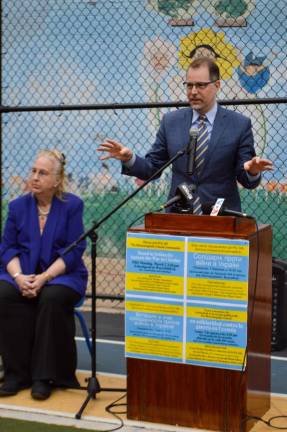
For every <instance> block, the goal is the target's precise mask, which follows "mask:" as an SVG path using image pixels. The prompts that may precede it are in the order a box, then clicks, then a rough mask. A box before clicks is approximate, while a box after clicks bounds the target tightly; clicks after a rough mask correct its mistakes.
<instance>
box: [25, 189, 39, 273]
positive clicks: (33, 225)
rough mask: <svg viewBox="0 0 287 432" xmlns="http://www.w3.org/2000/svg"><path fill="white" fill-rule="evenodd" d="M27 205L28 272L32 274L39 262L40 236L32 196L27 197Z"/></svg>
mask: <svg viewBox="0 0 287 432" xmlns="http://www.w3.org/2000/svg"><path fill="white" fill-rule="evenodd" d="M27 204H28V212H29V220H30V225H29V228H27V229H28V232H29V238H30V271H31V273H32V272H35V271H36V269H37V265H38V262H39V255H40V245H41V235H40V226H39V217H38V208H37V202H36V199H35V197H34V196H33V195H32V194H30V195H29V196H28V203H27Z"/></svg>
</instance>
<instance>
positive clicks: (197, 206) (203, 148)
mask: <svg viewBox="0 0 287 432" xmlns="http://www.w3.org/2000/svg"><path fill="white" fill-rule="evenodd" d="M206 120H207V119H206V117H205V116H200V117H199V128H198V137H197V143H196V150H195V173H196V174H197V175H199V174H200V172H201V170H202V167H203V162H204V159H205V156H206V152H207V149H208V130H207V126H206ZM193 214H198V215H200V214H202V210H201V202H200V198H199V196H198V195H197V196H196V197H195V199H194V202H193Z"/></svg>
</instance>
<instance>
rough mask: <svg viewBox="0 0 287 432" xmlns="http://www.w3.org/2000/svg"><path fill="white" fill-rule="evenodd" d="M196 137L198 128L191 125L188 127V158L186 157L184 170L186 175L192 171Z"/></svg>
mask: <svg viewBox="0 0 287 432" xmlns="http://www.w3.org/2000/svg"><path fill="white" fill-rule="evenodd" d="M197 137H198V129H197V128H196V127H191V128H190V129H189V144H188V147H187V156H188V158H187V168H186V172H187V174H188V175H191V174H192V173H193V167H194V157H195V149H196V142H197Z"/></svg>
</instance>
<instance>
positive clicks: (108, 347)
mask: <svg viewBox="0 0 287 432" xmlns="http://www.w3.org/2000/svg"><path fill="white" fill-rule="evenodd" d="M85 317H86V321H87V325H88V328H90V316H89V314H88V313H85ZM76 326H77V349H78V369H81V370H87V371H91V370H92V364H91V356H90V354H89V351H88V349H87V346H86V342H85V340H84V339H83V335H82V332H81V329H80V326H79V324H78V323H76ZM96 337H97V344H96V359H97V361H96V370H97V372H105V373H112V374H120V375H125V374H126V361H125V349H124V314H118V313H117V314H114V313H112V314H110V313H99V314H97V331H96ZM271 358H272V361H271V391H272V393H277V394H286V395H287V348H286V349H284V350H282V351H276V352H273V353H272V357H271Z"/></svg>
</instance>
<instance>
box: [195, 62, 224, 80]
mask: <svg viewBox="0 0 287 432" xmlns="http://www.w3.org/2000/svg"><path fill="white" fill-rule="evenodd" d="M201 66H207V68H208V71H209V78H210V80H211V81H217V80H220V72H219V67H218V66H217V64H216V63H215V61H214V60H212V59H211V58H209V57H200V58H197V59H196V60H194V61H193V62H192V63H190V65H189V66H188V69H187V72H188V71H189V70H190V69H199V68H200V67H201Z"/></svg>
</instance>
